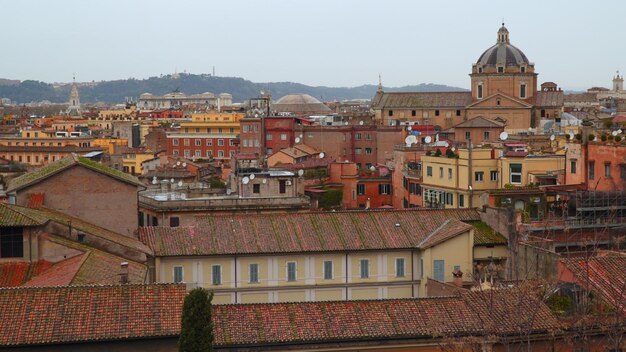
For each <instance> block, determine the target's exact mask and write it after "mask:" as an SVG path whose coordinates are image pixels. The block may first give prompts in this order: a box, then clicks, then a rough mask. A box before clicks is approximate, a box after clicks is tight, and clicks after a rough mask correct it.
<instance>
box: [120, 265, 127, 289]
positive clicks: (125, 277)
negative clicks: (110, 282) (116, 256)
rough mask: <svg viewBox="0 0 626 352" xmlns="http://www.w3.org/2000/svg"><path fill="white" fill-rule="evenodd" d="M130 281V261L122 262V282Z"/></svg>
mask: <svg viewBox="0 0 626 352" xmlns="http://www.w3.org/2000/svg"><path fill="white" fill-rule="evenodd" d="M127 283H128V262H122V263H120V284H122V285H123V284H127Z"/></svg>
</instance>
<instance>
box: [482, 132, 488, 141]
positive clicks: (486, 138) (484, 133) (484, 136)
mask: <svg viewBox="0 0 626 352" xmlns="http://www.w3.org/2000/svg"><path fill="white" fill-rule="evenodd" d="M483 139H484V140H486V141H488V140H489V131H485V132H483Z"/></svg>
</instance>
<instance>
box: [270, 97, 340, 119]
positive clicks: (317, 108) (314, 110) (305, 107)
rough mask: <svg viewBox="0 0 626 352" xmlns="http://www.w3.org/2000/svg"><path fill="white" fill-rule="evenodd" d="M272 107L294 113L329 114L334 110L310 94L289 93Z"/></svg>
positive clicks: (279, 110)
mask: <svg viewBox="0 0 626 352" xmlns="http://www.w3.org/2000/svg"><path fill="white" fill-rule="evenodd" d="M272 108H273V109H274V110H276V111H278V112H291V113H294V114H327V113H330V112H332V110H331V109H330V108H329V107H328V106H326V105H324V104H323V103H322V102H321V101H319V100H317V99H315V98H313V97H312V96H310V95H308V94H288V95H285V96H284V97H282V98H280V99H278V100H277V101H276V102H275V103H274V104H272Z"/></svg>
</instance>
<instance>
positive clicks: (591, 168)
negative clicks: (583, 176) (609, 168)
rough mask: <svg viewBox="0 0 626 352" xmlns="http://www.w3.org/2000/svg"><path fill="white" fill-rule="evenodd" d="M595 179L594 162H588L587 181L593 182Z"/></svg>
mask: <svg viewBox="0 0 626 352" xmlns="http://www.w3.org/2000/svg"><path fill="white" fill-rule="evenodd" d="M595 178H596V162H595V161H590V162H589V179H590V180H593V179H595Z"/></svg>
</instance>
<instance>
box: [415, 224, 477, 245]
mask: <svg viewBox="0 0 626 352" xmlns="http://www.w3.org/2000/svg"><path fill="white" fill-rule="evenodd" d="M471 228H472V226H471V225H468V224H466V223H464V222H461V221H458V220H446V221H445V222H444V223H443V224H442V225H441V226H439V227H438V228H437V229H436V230H434V231H433V232H431V233H430V234H429V235H428V236H427V237H426V238H425V239H423V240H422V241H421V242H420V243H419V244H418V245H417V246H418V247H419V248H430V247H433V246H435V245H437V244H439V243H442V242H444V241H446V240H448V239H450V238H453V237H455V236H456V235H459V234H461V233H463V232H467V231H468V230H469V229H471Z"/></svg>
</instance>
